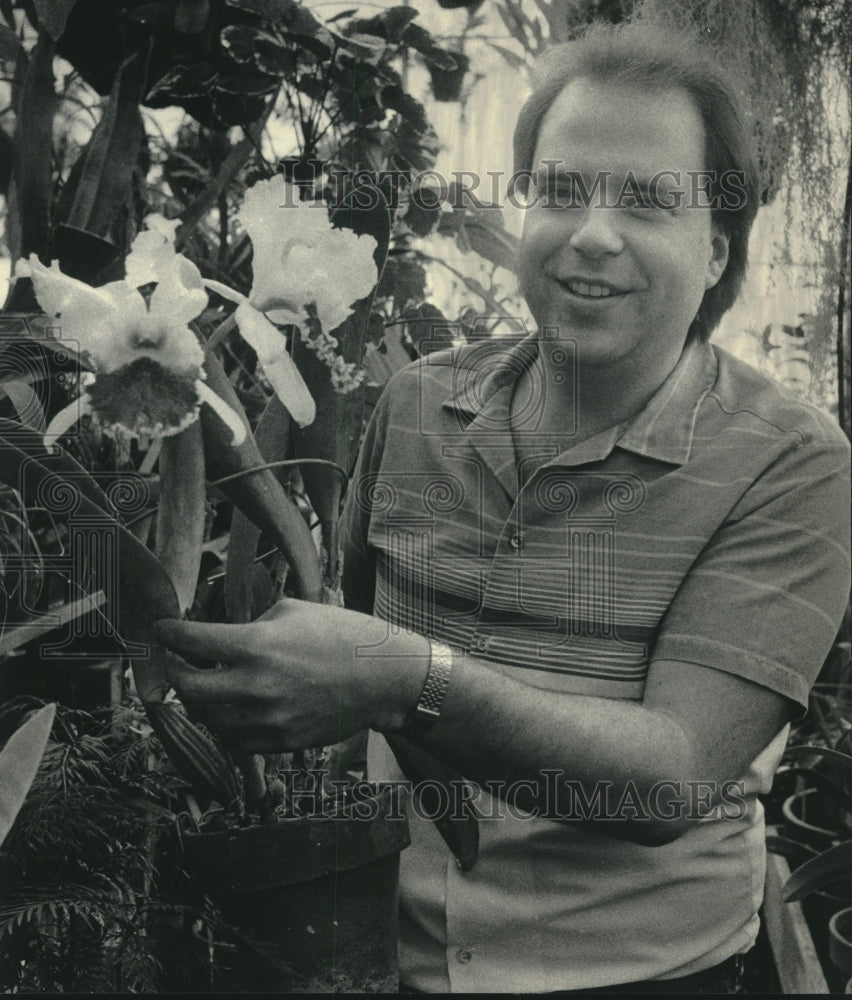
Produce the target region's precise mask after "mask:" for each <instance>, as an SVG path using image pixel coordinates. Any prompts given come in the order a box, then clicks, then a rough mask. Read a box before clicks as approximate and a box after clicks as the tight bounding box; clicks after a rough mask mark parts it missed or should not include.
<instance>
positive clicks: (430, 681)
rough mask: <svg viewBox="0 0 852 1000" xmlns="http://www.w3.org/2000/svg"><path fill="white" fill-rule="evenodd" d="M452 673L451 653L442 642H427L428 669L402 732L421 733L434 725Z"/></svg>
mask: <svg viewBox="0 0 852 1000" xmlns="http://www.w3.org/2000/svg"><path fill="white" fill-rule="evenodd" d="M452 671H453V651H452V649H450V647H449V646H447V645H445V644H444V643H443V642H432V640H430V641H429V669H428V671H427V672H426V680H425V681H424V683H423V690H422V691H421V692H420V697H419V698H418V700H417V704H416V705H415V706H414V708H412V709H411V711H410V712H409V713H408V715H406V717H405V723H404V725H403V732H405V731H408V732H422V731H424V730H426V729H429V728H430V727H431V726H433V725H434V724H435V721H436V720H437V719H438V717H439V716H440V714H441V708H442V706H443V704H444V698H445V697H446V694H447V688H449V686H450V675H451V674H452Z"/></svg>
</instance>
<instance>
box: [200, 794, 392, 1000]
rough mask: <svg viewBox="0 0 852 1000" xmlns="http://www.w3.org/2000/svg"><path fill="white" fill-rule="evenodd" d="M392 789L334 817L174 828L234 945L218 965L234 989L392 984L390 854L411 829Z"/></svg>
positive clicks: (370, 989) (357, 988) (385, 989)
mask: <svg viewBox="0 0 852 1000" xmlns="http://www.w3.org/2000/svg"><path fill="white" fill-rule="evenodd" d="M393 791H394V790H393V789H392V788H390V787H387V788H385V789H383V790H381V791H378V792H375V791H374V792H373V794H372V796H371V797H369V798H366V797H365V799H364V801H363V803H362V804H361V805H359V806H357V807H350V808H349V809H348V810H347V811H346V813H345V814H344V815H342V816H340V817H339V818H338V817H336V816H318V817H300V818H297V819H285V820H281V821H279V822H274V823H268V824H264V825H262V826H256V827H249V828H245V829H241V830H233V831H231V830H229V831H224V832H218V833H200V834H189V835H185V836H184V837H183V847H184V854H185V860H186V863H187V868H188V870H189V872H190V873H191V874H192V875H193V876H194V877H195V878H196V879H197V880H198V881H199V883H200V884H201V886H202V887H203V888H204V890H205V891H206V892H207V894H208V895H209V896H210V898H211V899H212V900H213V901H214V902H215V903H216V905H217V906H218V907H219V909H220V910H221V912H222V915H223V916H224V918H225V919H226V920H227V921H228V922H229V923H230V924H231V925H232V927H233V928H234V929H235V931H236V934H237V936H238V938H239V941H240V943H241V945H242V946H243V947H241V948H240V949H239V952H238V954H237V955H235V956H233V957H232V963H231V964H232V967H231V968H230V969H229V970H226V971H227V972H228V973H229V974H230V979H231V980H232V982H231V986H232V988H233V989H235V990H236V991H239V992H251V991H273V990H274V991H278V992H281V991H284V992H350V993H395V992H396V991H397V990H398V986H399V983H398V963H397V893H398V879H399V854H400V851H402V850H403V849H404V848H405V847H407V846H408V844H409V842H410V838H409V832H408V823H407V821H406V819H405V817H404V816H403V815H402V814H401V813H400V811H399V808H398V803H397V802H396V800H395V797H394V795H393ZM359 812H360V814H361V816H363V817H365V818H360V817H359V815H358V813H359Z"/></svg>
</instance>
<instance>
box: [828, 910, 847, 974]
mask: <svg viewBox="0 0 852 1000" xmlns="http://www.w3.org/2000/svg"><path fill="white" fill-rule="evenodd" d="M828 934H829V939H828V953H829V955H831V961H832V962H834V964H835V965H836V966H837V968H838V969H840V971H841V972H845V973H846V975H847V976H852V907H847V908H846V909H845V910H838V911H837V913H835V914H834V916H833V917H832V918H831V920H830V922H829V924H828ZM846 992H847V993H848V992H849V990H848V988H847V990H846Z"/></svg>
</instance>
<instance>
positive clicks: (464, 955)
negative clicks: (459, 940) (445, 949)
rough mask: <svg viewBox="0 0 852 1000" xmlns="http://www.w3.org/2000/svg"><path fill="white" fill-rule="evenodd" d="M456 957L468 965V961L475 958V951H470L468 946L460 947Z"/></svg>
mask: <svg viewBox="0 0 852 1000" xmlns="http://www.w3.org/2000/svg"><path fill="white" fill-rule="evenodd" d="M456 958H457V959H458V961H459V962H461V964H462V965H467V963H468V962H469V961H470V960H471V959H472V958H473V953H472V952H471V951H468V949H467V948H459V950H458V951H457V952H456Z"/></svg>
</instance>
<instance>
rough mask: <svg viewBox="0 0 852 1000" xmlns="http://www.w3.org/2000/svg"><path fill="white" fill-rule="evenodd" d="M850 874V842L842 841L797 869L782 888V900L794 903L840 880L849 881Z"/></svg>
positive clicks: (851, 863) (851, 867)
mask: <svg viewBox="0 0 852 1000" xmlns="http://www.w3.org/2000/svg"><path fill="white" fill-rule="evenodd" d="M850 872H852V840H844V841H843V842H842V843H840V844H835V845H834V847H830V848H829V849H828V850H827V851H823V853H822V854H819V855H817V857H815V858H811V860H810V861H806V862H805V863H804V864H803V865H802V866H801V867H800V868H797V869H796V870H795V871H794V872H793V874H792V875H791V876H790V878H789V879H788V881H787V884H786V885H785V886H784V899H785V900H786V901H787V902H788V903H795V902H796V901H797V900H799V899H803V898H804V897H805V896H807V895H809V894H810V893H812V892H816V890H817V889H822V888H824V887H825V886H827V885H830V884H831V883H832V882H837V881H838V880H840V879H847V880H848V879H849V878H850Z"/></svg>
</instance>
